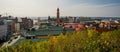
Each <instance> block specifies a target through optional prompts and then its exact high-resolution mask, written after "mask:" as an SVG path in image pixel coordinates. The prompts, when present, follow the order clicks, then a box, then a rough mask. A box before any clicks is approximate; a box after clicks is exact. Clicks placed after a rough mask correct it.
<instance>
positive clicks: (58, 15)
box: [57, 8, 60, 25]
mask: <svg viewBox="0 0 120 52" xmlns="http://www.w3.org/2000/svg"><path fill="white" fill-rule="evenodd" d="M59 24H60V12H59V8H57V25H59Z"/></svg>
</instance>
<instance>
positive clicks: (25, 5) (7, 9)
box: [0, 0, 120, 17]
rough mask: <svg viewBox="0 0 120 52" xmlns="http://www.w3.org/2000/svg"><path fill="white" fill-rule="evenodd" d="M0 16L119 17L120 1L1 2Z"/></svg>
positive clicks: (36, 0) (20, 0)
mask: <svg viewBox="0 0 120 52" xmlns="http://www.w3.org/2000/svg"><path fill="white" fill-rule="evenodd" d="M0 6H1V7H0V14H1V15H4V14H6V13H8V15H13V16H56V8H58V7H59V8H60V15H61V16H90V17H97V16H98V17H101V16H102V17H119V16H120V15H119V14H120V10H119V9H120V0H74V1H73V0H65V1H62V0H51V1H50V0H19V1H17V0H0Z"/></svg>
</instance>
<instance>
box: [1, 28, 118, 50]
mask: <svg viewBox="0 0 120 52" xmlns="http://www.w3.org/2000/svg"><path fill="white" fill-rule="evenodd" d="M0 52H120V30H114V31H109V32H103V33H98V32H96V31H94V30H84V31H78V32H72V33H67V34H65V35H63V34H60V35H59V36H57V37H55V36H51V37H50V38H49V40H45V41H40V42H37V43H34V42H33V41H31V40H30V41H29V42H25V41H24V42H22V43H21V44H20V45H17V46H11V47H7V48H0Z"/></svg>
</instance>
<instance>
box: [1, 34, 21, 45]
mask: <svg viewBox="0 0 120 52" xmlns="http://www.w3.org/2000/svg"><path fill="white" fill-rule="evenodd" d="M19 39H20V35H19V36H14V37H12V38H11V39H10V40H9V41H7V42H5V43H3V45H2V46H1V47H7V46H11V45H13V44H14V43H15V42H17V40H19Z"/></svg>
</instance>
